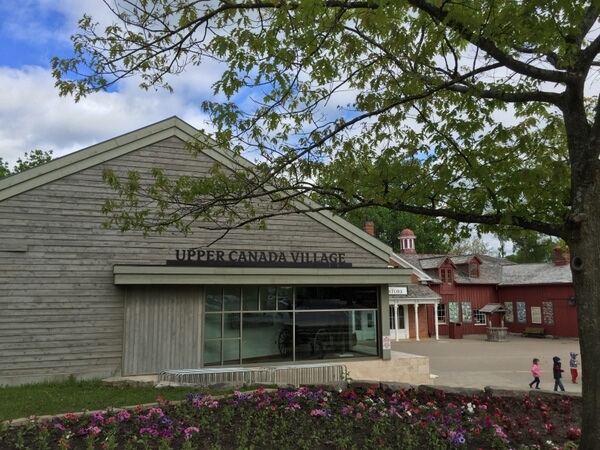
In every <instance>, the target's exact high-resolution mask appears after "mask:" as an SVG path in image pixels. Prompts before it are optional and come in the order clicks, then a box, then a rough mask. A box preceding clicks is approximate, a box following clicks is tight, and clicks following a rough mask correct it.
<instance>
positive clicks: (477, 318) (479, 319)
mask: <svg viewBox="0 0 600 450" xmlns="http://www.w3.org/2000/svg"><path fill="white" fill-rule="evenodd" d="M473 321H474V322H475V325H485V324H486V317H485V313H482V312H481V311H479V310H478V309H476V310H474V311H473Z"/></svg>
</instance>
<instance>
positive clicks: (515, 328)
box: [498, 285, 579, 337]
mask: <svg viewBox="0 0 600 450" xmlns="http://www.w3.org/2000/svg"><path fill="white" fill-rule="evenodd" d="M572 296H575V292H574V290H573V286H572V285H541V286H501V287H500V289H499V291H498V298H499V302H500V303H506V302H512V303H513V305H514V306H513V308H514V312H515V314H514V315H515V318H514V322H512V323H510V322H506V324H505V325H506V327H507V328H508V331H509V332H512V333H521V332H523V330H524V329H525V327H528V326H535V327H544V328H545V329H546V334H550V335H553V336H559V337H578V336H579V333H578V330H577V307H576V306H572V305H569V304H568V300H567V299H568V298H569V297H572ZM517 302H525V303H526V309H527V311H526V320H527V322H526V323H519V322H518V319H517V309H516V308H517V305H516V304H517ZM544 302H549V303H551V304H552V317H551V319H552V320H551V321H548V320H547V319H548V317H547V316H546V315H544V314H542V323H541V324H540V323H533V322H532V317H531V308H532V307H539V308H540V309H541V310H542V311H543V310H544V305H543V303H544ZM549 322H554V323H549Z"/></svg>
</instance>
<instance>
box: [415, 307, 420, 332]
mask: <svg viewBox="0 0 600 450" xmlns="http://www.w3.org/2000/svg"><path fill="white" fill-rule="evenodd" d="M415 336H416V337H417V341H420V340H421V338H420V337H419V303H415Z"/></svg>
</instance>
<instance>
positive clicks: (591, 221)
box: [567, 181, 600, 450]
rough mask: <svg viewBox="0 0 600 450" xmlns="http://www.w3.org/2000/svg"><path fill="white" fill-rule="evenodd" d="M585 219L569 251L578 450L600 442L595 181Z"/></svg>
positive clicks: (599, 241)
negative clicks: (577, 365) (578, 388)
mask: <svg viewBox="0 0 600 450" xmlns="http://www.w3.org/2000/svg"><path fill="white" fill-rule="evenodd" d="M586 197H587V198H586V200H585V202H584V204H585V205H587V208H585V214H586V216H587V217H586V219H585V221H584V222H583V223H582V224H581V228H580V229H579V230H578V233H577V234H578V237H577V238H576V239H575V242H567V243H568V244H569V250H570V252H571V270H572V273H573V287H574V289H575V297H576V302H577V315H578V319H579V342H580V347H581V361H582V396H583V398H582V401H583V417H582V438H581V442H580V446H579V448H580V450H596V449H598V445H599V444H598V443H600V211H599V208H598V205H599V204H600V198H599V197H600V196H599V195H598V182H597V181H596V182H595V183H594V186H591V187H590V188H589V189H588V190H587V196H586Z"/></svg>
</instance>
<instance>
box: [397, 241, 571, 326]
mask: <svg viewBox="0 0 600 450" xmlns="http://www.w3.org/2000/svg"><path fill="white" fill-rule="evenodd" d="M399 238H400V241H401V244H402V251H401V253H400V254H399V255H395V256H396V259H397V260H399V261H400V260H403V261H406V262H407V263H408V264H410V265H411V266H413V267H416V268H417V269H419V270H420V271H422V272H423V273H425V274H426V275H427V277H423V278H422V279H423V280H427V285H428V287H429V288H430V289H431V290H432V291H433V292H435V293H436V294H438V295H439V296H440V297H441V301H440V302H439V303H437V304H431V305H428V306H427V308H428V314H427V322H428V330H429V335H430V336H434V335H436V332H437V333H439V334H441V335H448V336H450V337H451V338H452V337H455V338H459V337H462V335H464V334H486V333H488V335H489V332H488V329H489V328H505V329H506V330H507V332H508V333H523V332H524V331H525V329H526V328H528V327H529V328H530V327H536V328H543V329H544V331H545V333H546V334H547V335H553V336H558V337H577V336H578V333H577V310H576V300H575V294H574V290H573V283H572V278H571V270H570V267H569V258H568V254H564V253H563V251H562V250H561V249H556V250H555V261H554V263H544V264H516V263H513V262H511V261H508V260H506V259H503V258H494V257H491V256H485V255H462V256H455V255H419V254H417V252H416V250H415V245H414V244H415V242H414V241H415V239H416V237H415V235H414V233H413V232H412V231H411V230H404V231H402V233H401V234H400V236H399Z"/></svg>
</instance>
